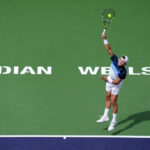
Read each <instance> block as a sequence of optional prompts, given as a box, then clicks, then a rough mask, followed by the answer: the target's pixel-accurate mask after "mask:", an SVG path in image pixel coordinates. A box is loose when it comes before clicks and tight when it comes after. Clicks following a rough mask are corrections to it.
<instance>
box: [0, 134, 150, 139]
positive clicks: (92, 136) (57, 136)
mask: <svg viewBox="0 0 150 150" xmlns="http://www.w3.org/2000/svg"><path fill="white" fill-rule="evenodd" d="M9 137H11V138H17V137H18V138H23V137H25V138H64V139H66V138H150V136H135V135H131V136H126V135H122V136H115V135H114V136H112V135H0V138H9Z"/></svg>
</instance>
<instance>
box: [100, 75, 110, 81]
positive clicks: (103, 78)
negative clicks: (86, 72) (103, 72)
mask: <svg viewBox="0 0 150 150" xmlns="http://www.w3.org/2000/svg"><path fill="white" fill-rule="evenodd" d="M100 79H102V80H104V81H105V82H107V81H108V80H107V77H106V76H100Z"/></svg>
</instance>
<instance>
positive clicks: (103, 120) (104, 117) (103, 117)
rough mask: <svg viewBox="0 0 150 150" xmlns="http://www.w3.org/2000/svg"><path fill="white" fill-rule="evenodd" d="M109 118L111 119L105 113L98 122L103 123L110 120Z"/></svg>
mask: <svg viewBox="0 0 150 150" xmlns="http://www.w3.org/2000/svg"><path fill="white" fill-rule="evenodd" d="M108 120H109V117H108V116H104V115H103V116H102V117H100V119H99V120H97V121H96V122H98V123H101V122H105V121H108Z"/></svg>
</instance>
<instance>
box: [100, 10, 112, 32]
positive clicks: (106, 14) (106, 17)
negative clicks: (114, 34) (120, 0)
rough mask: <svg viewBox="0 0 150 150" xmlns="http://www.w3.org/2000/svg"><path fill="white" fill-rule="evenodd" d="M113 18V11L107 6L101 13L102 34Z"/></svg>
mask: <svg viewBox="0 0 150 150" xmlns="http://www.w3.org/2000/svg"><path fill="white" fill-rule="evenodd" d="M114 18H115V11H114V10H113V9H111V8H107V9H105V10H104V11H103V13H102V21H103V23H104V30H103V34H105V32H106V29H107V28H108V25H109V24H110V23H112V22H113V20H114Z"/></svg>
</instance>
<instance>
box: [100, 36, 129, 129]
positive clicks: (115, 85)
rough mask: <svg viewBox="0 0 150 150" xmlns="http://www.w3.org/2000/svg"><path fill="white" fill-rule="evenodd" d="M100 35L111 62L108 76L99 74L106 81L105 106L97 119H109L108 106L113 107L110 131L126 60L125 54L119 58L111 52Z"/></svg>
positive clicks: (105, 39)
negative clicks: (101, 114)
mask: <svg viewBox="0 0 150 150" xmlns="http://www.w3.org/2000/svg"><path fill="white" fill-rule="evenodd" d="M102 37H103V38H104V45H105V48H106V50H107V52H108V54H109V55H110V59H111V60H112V64H111V66H110V72H109V76H108V77H105V76H101V77H100V78H101V79H102V80H104V81H105V82H106V107H105V111H104V114H103V116H101V117H100V119H99V120H97V122H98V123H102V122H105V121H108V120H109V117H108V113H109V109H110V106H111V105H112V107H113V118H112V121H111V122H110V126H109V127H108V131H112V130H114V129H115V127H116V125H117V120H116V119H117V113H118V104H117V98H118V94H119V91H120V88H121V86H122V84H123V82H124V79H125V78H126V68H125V65H126V64H127V62H128V57H127V56H122V57H121V58H120V59H118V57H117V56H116V55H115V54H113V52H112V50H111V47H110V45H109V43H108V40H107V38H106V35H105V34H104V33H102Z"/></svg>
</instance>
